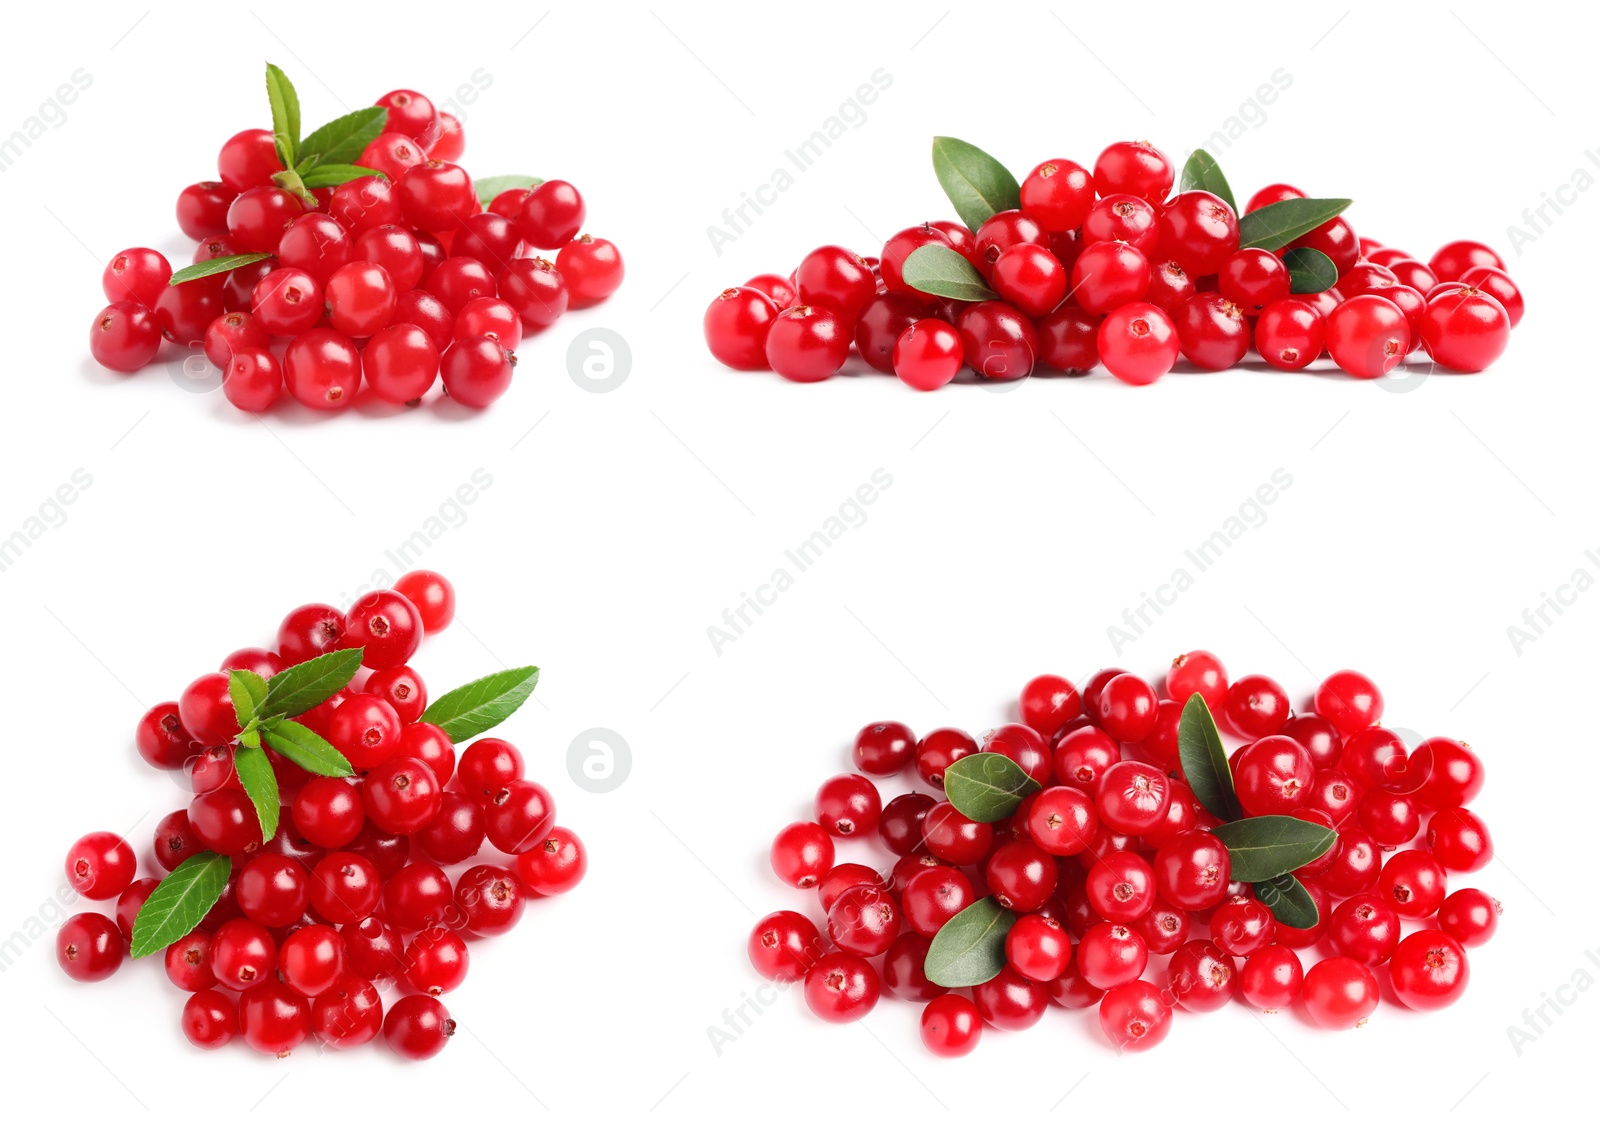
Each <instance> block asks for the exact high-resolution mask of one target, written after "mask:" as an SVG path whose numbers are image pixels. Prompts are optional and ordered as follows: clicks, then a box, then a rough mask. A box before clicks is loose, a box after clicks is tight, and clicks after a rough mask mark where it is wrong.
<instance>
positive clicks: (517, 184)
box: [472, 175, 544, 210]
mask: <svg viewBox="0 0 1600 1122" xmlns="http://www.w3.org/2000/svg"><path fill="white" fill-rule="evenodd" d="M543 182H544V180H542V179H535V178H534V177H533V176H531V175H490V176H485V177H484V178H483V179H474V180H473V181H472V187H473V190H475V191H477V192H478V202H479V203H481V204H482V205H483V208H484V209H485V210H487V209H489V204H490V203H492V202H494V197H495V196H496V195H498V194H499V193H500V192H502V191H518V190H521V191H531V190H533V189H534V188H535V187H537V186H539V184H541V183H543Z"/></svg>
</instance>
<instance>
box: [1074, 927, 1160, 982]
mask: <svg viewBox="0 0 1600 1122" xmlns="http://www.w3.org/2000/svg"><path fill="white" fill-rule="evenodd" d="M1149 954H1150V952H1149V948H1148V946H1147V945H1146V943H1145V941H1144V936H1142V935H1141V934H1139V932H1138V930H1137V929H1135V928H1134V927H1132V926H1130V925H1127V924H1120V923H1096V924H1094V925H1093V926H1092V927H1090V928H1089V929H1088V930H1086V931H1085V932H1084V933H1083V935H1082V936H1081V937H1080V939H1079V941H1078V949H1077V952H1076V962H1077V967H1078V972H1079V973H1080V974H1082V975H1083V979H1084V981H1086V982H1087V983H1089V984H1090V985H1092V986H1094V987H1095V988H1096V989H1103V990H1104V989H1111V988H1112V987H1114V986H1120V985H1126V984H1127V983H1129V982H1131V981H1133V980H1134V979H1136V978H1138V977H1139V975H1140V974H1142V973H1144V968H1145V964H1146V963H1147V962H1148V961H1149Z"/></svg>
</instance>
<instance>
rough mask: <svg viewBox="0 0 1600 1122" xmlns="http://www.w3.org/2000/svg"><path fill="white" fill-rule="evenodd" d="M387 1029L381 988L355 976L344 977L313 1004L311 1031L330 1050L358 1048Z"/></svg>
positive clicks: (324, 991)
mask: <svg viewBox="0 0 1600 1122" xmlns="http://www.w3.org/2000/svg"><path fill="white" fill-rule="evenodd" d="M382 1029H383V1000H382V998H380V997H379V996H378V990H377V988H376V987H375V986H374V985H373V984H372V983H371V982H370V981H367V980H366V979H364V978H361V977H359V976H357V975H354V974H344V975H341V976H340V977H339V978H338V980H337V981H335V982H334V984H333V985H331V986H329V987H328V988H327V989H325V990H323V991H322V992H321V993H320V994H318V995H317V996H316V998H315V1000H313V1001H312V1003H311V1031H312V1032H314V1033H316V1035H317V1039H318V1040H320V1041H322V1043H324V1044H326V1045H327V1046H328V1047H330V1048H354V1047H356V1046H357V1045H360V1044H365V1043H366V1042H367V1041H369V1040H371V1039H372V1038H373V1037H375V1036H377V1035H378V1033H379V1032H380V1031H381V1030H382Z"/></svg>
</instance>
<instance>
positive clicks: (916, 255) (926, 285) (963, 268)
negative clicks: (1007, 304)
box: [901, 245, 995, 301]
mask: <svg viewBox="0 0 1600 1122" xmlns="http://www.w3.org/2000/svg"><path fill="white" fill-rule="evenodd" d="M901 272H902V275H903V276H904V277H905V281H906V283H907V284H909V285H910V286H911V287H912V288H914V289H916V290H917V291H918V292H926V293H928V294H929V295H930V296H946V297H949V298H950V299H952V300H968V301H978V300H993V299H994V298H995V292H994V289H992V288H990V287H989V283H988V282H987V281H985V280H984V279H983V274H982V273H980V272H978V270H977V269H975V268H973V267H972V262H970V261H968V260H967V259H966V258H965V257H963V256H961V254H959V253H957V252H956V251H955V250H953V249H951V248H950V247H949V246H947V245H924V246H919V247H918V248H916V249H914V250H912V251H911V254H910V256H908V257H907V258H906V261H905V265H904V266H903V268H902V271H901Z"/></svg>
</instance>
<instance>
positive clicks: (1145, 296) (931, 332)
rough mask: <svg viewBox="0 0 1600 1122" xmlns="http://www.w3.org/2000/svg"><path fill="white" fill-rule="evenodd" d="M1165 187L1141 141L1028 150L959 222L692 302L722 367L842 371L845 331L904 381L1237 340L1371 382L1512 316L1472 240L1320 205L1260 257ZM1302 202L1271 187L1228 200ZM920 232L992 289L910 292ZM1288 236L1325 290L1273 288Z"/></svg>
mask: <svg viewBox="0 0 1600 1122" xmlns="http://www.w3.org/2000/svg"><path fill="white" fill-rule="evenodd" d="M1173 184H1174V168H1173V164H1172V161H1171V160H1170V159H1168V158H1167V156H1166V154H1165V153H1163V152H1161V151H1160V150H1159V149H1157V148H1155V147H1154V146H1152V145H1150V144H1148V143H1145V142H1135V141H1123V142H1119V143H1116V144H1112V145H1111V146H1110V147H1108V148H1107V149H1106V150H1105V151H1104V152H1102V153H1100V156H1099V158H1098V159H1097V160H1096V161H1095V163H1094V169H1093V171H1090V170H1089V169H1088V168H1085V167H1083V166H1081V165H1080V164H1077V163H1074V162H1073V161H1072V160H1065V159H1058V160H1046V161H1045V162H1044V163H1041V164H1039V165H1038V166H1037V167H1035V168H1034V169H1033V170H1032V171H1031V172H1029V173H1028V175H1027V177H1026V178H1025V179H1024V180H1023V181H1022V182H1021V184H1020V189H1019V191H1018V194H1017V199H1018V203H1019V205H1018V207H1017V209H1011V210H1003V211H1000V212H998V213H995V214H994V215H993V216H992V217H990V218H989V219H988V220H987V221H985V222H983V224H982V225H981V227H979V228H978V229H977V230H976V231H974V230H972V229H969V228H968V227H967V226H965V225H963V224H961V223H960V222H948V221H939V222H925V223H923V224H921V225H919V226H913V227H910V228H909V229H905V230H901V231H900V232H899V233H897V234H895V235H894V236H893V237H891V238H890V239H889V240H888V241H887V242H886V243H885V244H884V246H883V249H882V250H881V251H880V253H879V255H878V256H876V257H862V256H858V255H857V254H856V253H854V252H852V251H850V250H848V249H844V248H841V247H839V246H823V247H821V248H819V249H815V250H813V251H812V252H811V253H809V254H807V255H806V257H805V259H804V260H802V261H801V262H800V267H799V268H798V269H796V270H795V271H794V272H793V273H791V274H790V275H789V276H787V277H785V276H781V275H779V274H775V273H767V274H763V275H761V276H757V277H752V278H751V279H750V280H748V281H746V282H745V283H744V284H743V285H740V286H738V287H734V288H729V289H727V290H725V291H724V292H722V293H721V294H720V295H718V296H717V297H716V298H715V299H714V300H712V302H711V306H710V308H708V309H707V311H706V314H705V320H704V329H705V337H706V342H707V345H708V346H709V347H710V349H711V353H712V354H713V355H714V356H715V357H716V358H717V359H718V361H720V362H722V363H724V364H725V365H727V366H730V367H733V368H734V369H736V370H766V369H771V370H775V371H777V372H778V373H779V374H781V375H782V376H783V377H785V378H788V379H790V380H791V381H796V382H817V381H821V380H823V379H825V378H829V377H831V376H832V375H834V374H835V373H837V372H838V371H839V370H840V369H841V368H842V367H843V366H844V364H845V361H846V359H847V358H848V357H849V355H850V351H851V346H852V344H853V345H854V347H855V350H856V352H857V353H859V354H860V356H861V357H862V359H864V360H865V361H866V363H867V365H868V366H871V367H872V368H873V369H876V370H880V371H883V372H884V373H893V374H895V375H897V376H898V377H899V378H900V380H901V381H903V382H905V383H906V384H907V385H909V386H912V387H913V388H915V389H919V390H931V389H937V388H939V387H940V386H943V385H945V384H946V383H948V382H950V381H951V380H952V379H953V378H955V376H956V374H957V373H958V372H959V371H960V370H961V369H962V367H963V366H967V367H971V368H972V369H973V370H974V371H976V372H977V375H978V376H979V377H980V378H983V379H988V380H991V381H1011V380H1014V379H1018V378H1023V377H1026V376H1027V375H1029V374H1030V373H1032V372H1033V371H1034V370H1035V369H1037V368H1039V367H1041V366H1042V367H1046V368H1050V369H1053V370H1059V371H1064V372H1067V373H1069V374H1083V373H1087V372H1088V371H1090V370H1092V369H1093V368H1094V367H1095V366H1097V365H1103V366H1105V368H1106V369H1107V370H1108V371H1110V373H1111V374H1112V375H1113V376H1115V377H1116V378H1118V379H1120V380H1122V381H1124V382H1128V383H1131V384H1133V385H1147V384H1149V383H1150V382H1153V381H1155V380H1156V379H1157V378H1159V377H1161V376H1162V375H1163V374H1165V373H1167V371H1169V370H1171V369H1172V367H1173V365H1174V364H1175V363H1176V362H1177V360H1178V357H1179V356H1180V355H1181V356H1182V357H1183V358H1185V359H1187V360H1188V362H1189V363H1190V364H1191V365H1192V366H1193V367H1195V368H1197V369H1199V370H1207V371H1211V370H1225V369H1227V368H1229V367H1232V366H1235V365H1237V364H1239V363H1240V362H1242V361H1244V360H1245V358H1246V356H1247V355H1248V354H1249V353H1250V351H1251V350H1252V348H1253V349H1254V350H1255V352H1256V353H1257V354H1258V355H1259V356H1260V359H1261V361H1262V362H1264V363H1266V364H1267V365H1268V366H1270V367H1273V368H1275V369H1278V370H1303V369H1305V368H1307V367H1309V366H1311V365H1312V364H1313V363H1314V362H1316V361H1317V360H1318V359H1319V358H1321V357H1322V356H1323V355H1324V354H1326V355H1327V356H1328V357H1329V358H1331V359H1332V360H1333V362H1334V363H1336V364H1337V365H1338V366H1339V368H1340V369H1342V370H1344V371H1345V372H1347V373H1349V374H1351V375H1353V376H1354V377H1357V378H1377V377H1381V376H1382V375H1384V374H1387V373H1389V372H1390V371H1391V370H1393V369H1394V368H1395V367H1396V366H1397V365H1399V364H1400V363H1401V362H1402V361H1404V360H1405V358H1406V356H1407V355H1408V354H1410V353H1411V352H1412V351H1415V350H1417V349H1418V348H1422V349H1423V350H1424V351H1425V352H1426V354H1427V356H1428V357H1429V358H1431V359H1432V361H1433V362H1434V363H1435V364H1437V365H1438V366H1439V367H1441V368H1444V369H1447V370H1453V371H1465V372H1476V371H1480V370H1483V369H1485V368H1486V367H1488V366H1489V365H1490V364H1491V363H1493V362H1494V361H1495V359H1497V358H1499V356H1500V354H1501V353H1502V352H1503V351H1504V350H1505V348H1506V344H1507V342H1508V341H1509V338H1510V334H1511V329H1512V327H1514V326H1515V325H1516V324H1517V323H1518V322H1519V321H1520V320H1521V319H1522V313H1523V299H1522V293H1521V291H1520V290H1519V289H1518V287H1517V285H1516V284H1515V282H1513V281H1512V280H1511V278H1510V277H1509V276H1508V275H1507V274H1506V272H1505V262H1504V261H1502V260H1501V259H1500V257H1499V255H1497V254H1496V253H1495V252H1494V251H1493V250H1492V249H1490V248H1489V247H1488V246H1486V245H1482V244H1480V243H1478V242H1471V241H1456V242H1451V243H1450V244H1449V245H1446V246H1444V247H1443V248H1442V249H1440V250H1439V251H1438V252H1437V253H1435V254H1434V255H1433V256H1432V257H1431V258H1430V259H1429V261H1428V263H1427V264H1423V263H1422V262H1421V261H1419V260H1417V259H1414V258H1413V257H1412V256H1411V255H1410V254H1409V253H1406V252H1405V251H1403V250H1399V249H1394V248H1391V247H1387V246H1383V245H1381V244H1380V243H1379V242H1376V241H1374V240H1372V239H1371V238H1358V237H1357V236H1356V234H1355V232H1354V230H1353V229H1352V228H1351V226H1350V224H1349V222H1348V221H1346V220H1345V219H1344V218H1343V217H1342V216H1336V217H1334V218H1331V219H1329V220H1328V221H1327V222H1325V223H1324V224H1323V225H1321V226H1319V227H1317V228H1316V229H1313V230H1311V231H1310V232H1309V233H1307V234H1305V235H1304V236H1302V237H1300V238H1298V239H1297V240H1295V241H1293V242H1291V243H1290V244H1289V245H1286V246H1284V247H1283V248H1281V249H1278V250H1276V251H1271V250H1267V249H1262V248H1240V233H1239V218H1238V216H1237V215H1236V214H1235V213H1234V210H1233V208H1232V206H1231V205H1230V204H1229V203H1228V202H1227V201H1225V200H1223V199H1222V198H1220V197H1219V196H1217V195H1215V194H1212V193H1210V192H1208V191H1203V190H1183V191H1179V192H1177V193H1176V194H1174V193H1173ZM1304 197H1305V194H1304V192H1302V191H1300V190H1299V189H1297V188H1295V187H1291V186H1288V185H1287V184H1281V183H1279V184H1273V185H1272V186H1269V187H1264V188H1262V189H1261V190H1260V191H1257V192H1256V193H1255V194H1254V195H1253V196H1252V197H1251V198H1250V200H1249V202H1248V203H1247V204H1246V205H1245V213H1247V214H1248V213H1250V212H1253V211H1256V210H1258V209H1260V208H1262V207H1266V206H1270V205H1272V204H1274V203H1279V202H1283V201H1284V200H1287V199H1301V198H1304ZM925 246H938V247H943V248H946V249H950V250H953V251H955V252H956V253H958V254H960V255H961V257H962V258H964V259H965V260H966V261H967V262H968V263H970V264H971V265H972V266H973V267H974V268H975V269H976V270H977V273H978V274H980V275H981V278H982V280H983V281H984V282H985V283H986V284H987V286H988V288H989V289H990V290H991V293H990V295H991V296H992V298H988V299H976V300H973V301H965V300H958V299H949V298H943V297H938V296H933V295H930V294H929V293H928V292H925V291H920V290H918V289H917V288H916V287H914V286H913V285H912V284H911V283H910V282H909V281H908V280H907V279H906V277H905V276H904V275H903V272H902V270H903V268H904V266H905V263H906V260H907V258H908V257H910V256H911V254H913V253H914V252H916V251H917V250H919V249H921V248H923V247H925ZM1299 248H1305V249H1313V250H1317V251H1318V252H1319V253H1321V254H1324V255H1326V258H1327V260H1328V261H1329V262H1331V267H1332V269H1333V270H1335V271H1336V275H1337V281H1336V282H1334V283H1332V286H1331V287H1328V288H1325V289H1323V290H1322V291H1319V292H1315V293H1307V294H1304V295H1292V294H1291V291H1290V285H1291V277H1290V269H1289V266H1288V265H1286V264H1285V261H1284V254H1285V253H1286V252H1288V251H1290V250H1293V249H1299ZM1333 275H1334V274H1333V273H1330V274H1329V279H1330V280H1331V279H1332V276H1333Z"/></svg>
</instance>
